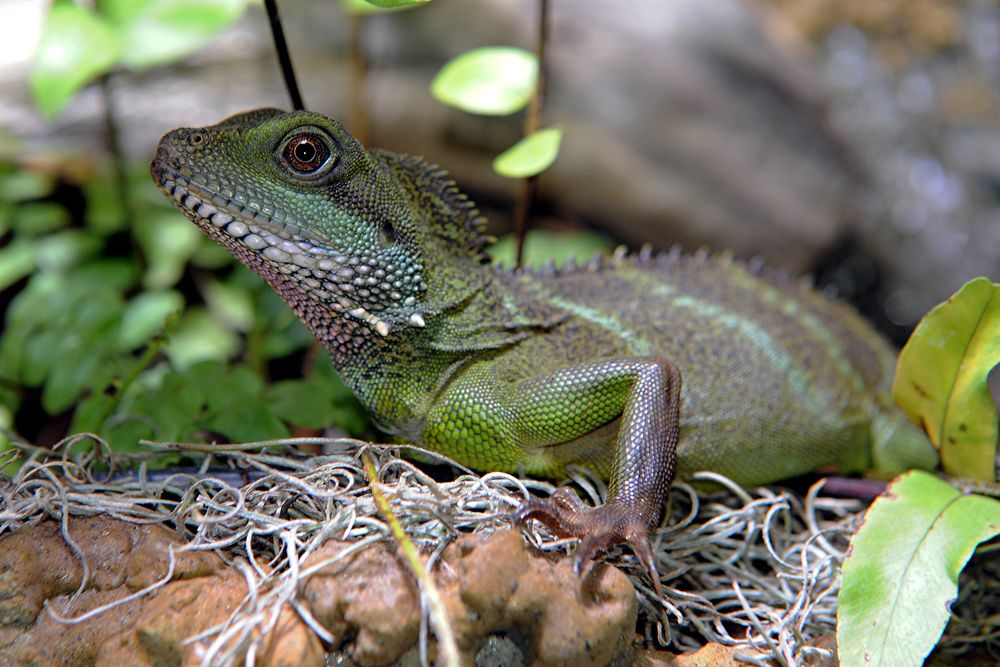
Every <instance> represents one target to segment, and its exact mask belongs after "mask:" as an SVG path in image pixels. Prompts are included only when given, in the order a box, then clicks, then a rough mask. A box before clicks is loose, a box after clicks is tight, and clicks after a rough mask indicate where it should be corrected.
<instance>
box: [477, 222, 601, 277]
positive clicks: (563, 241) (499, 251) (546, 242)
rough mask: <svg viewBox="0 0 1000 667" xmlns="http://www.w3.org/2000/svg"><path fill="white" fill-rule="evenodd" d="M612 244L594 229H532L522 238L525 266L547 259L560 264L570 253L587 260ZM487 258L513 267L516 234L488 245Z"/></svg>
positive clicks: (565, 260)
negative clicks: (590, 230) (592, 230)
mask: <svg viewBox="0 0 1000 667" xmlns="http://www.w3.org/2000/svg"><path fill="white" fill-rule="evenodd" d="M614 247H615V244H614V243H613V242H612V241H611V239H609V238H608V237H607V236H604V235H603V234H598V233H596V232H583V231H571V232H570V231H548V230H540V229H533V230H531V231H529V232H528V233H527V235H526V236H525V239H524V254H523V256H522V260H523V262H524V266H528V267H535V268H538V267H541V266H542V265H543V264H545V263H546V262H548V261H550V260H551V261H552V263H553V264H554V265H555V266H557V267H561V266H564V265H565V264H567V263H568V262H569V260H570V258H571V257H575V258H576V259H578V260H580V261H581V262H586V261H587V260H589V259H590V258H591V257H593V256H594V254H595V253H602V254H607V253H609V252H611V250H613V249H614ZM487 252H489V255H490V258H491V259H492V260H493V263H494V264H496V265H497V266H505V267H508V268H510V267H513V266H514V265H515V263H516V259H517V238H516V237H515V236H514V235H513V234H508V235H506V236H503V237H501V238H500V239H498V240H497V242H496V243H494V244H493V245H491V246H490V247H489V248H487Z"/></svg>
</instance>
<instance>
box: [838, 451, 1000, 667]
mask: <svg viewBox="0 0 1000 667" xmlns="http://www.w3.org/2000/svg"><path fill="white" fill-rule="evenodd" d="M998 533H1000V502H998V501H997V500H994V499H992V498H987V497H985V496H977V495H962V494H961V493H960V492H959V491H958V490H956V489H954V488H952V487H951V486H949V485H948V484H946V483H944V482H942V481H940V480H939V479H937V478H935V477H934V476H933V475H930V474H928V473H925V472H920V471H913V472H909V473H906V474H904V475H902V476H900V477H899V478H897V479H896V481H895V482H893V483H892V484H891V485H890V486H889V488H888V489H887V490H886V492H885V493H884V494H883V495H881V496H879V498H877V499H876V500H875V502H874V503H873V504H872V506H871V508H870V509H869V510H868V513H867V514H866V515H865V520H864V524H863V525H862V526H861V529H860V530H859V531H858V533H857V534H856V535H855V536H854V538H853V539H852V540H851V550H850V554H849V555H848V557H847V560H846V561H845V562H844V572H843V580H842V583H841V589H840V597H839V599H838V608H837V646H838V653H839V655H840V664H841V665H842V666H843V667H868V666H869V665H893V667H908V666H909V665H914V666H916V665H920V664H922V663H923V660H924V658H925V657H926V656H927V654H928V653H929V652H930V650H931V649H932V648H933V647H934V645H935V644H936V643H937V640H938V637H940V636H941V632H942V631H943V630H944V626H945V624H946V623H947V621H948V617H949V615H950V610H949V605H950V603H951V601H952V600H954V598H955V596H956V593H957V590H958V574H959V572H961V570H962V568H963V567H965V563H966V562H967V561H968V560H969V557H970V556H971V555H972V552H973V550H974V549H975V547H976V545H977V544H979V543H980V542H982V541H984V540H987V539H990V538H991V537H993V536H995V535H997V534H998Z"/></svg>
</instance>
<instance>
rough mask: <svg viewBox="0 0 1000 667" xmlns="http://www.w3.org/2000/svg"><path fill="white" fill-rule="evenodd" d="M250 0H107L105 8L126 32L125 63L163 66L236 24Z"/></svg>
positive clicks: (139, 66) (123, 56)
mask: <svg viewBox="0 0 1000 667" xmlns="http://www.w3.org/2000/svg"><path fill="white" fill-rule="evenodd" d="M246 5H247V0H104V1H103V2H102V3H101V9H102V11H104V12H105V13H106V14H107V16H108V17H109V19H110V20H111V21H112V22H114V24H115V25H116V26H117V27H118V29H119V30H120V31H121V34H122V47H123V48H122V54H121V61H122V63H123V64H125V65H128V66H129V67H133V68H147V67H155V66H157V65H163V64H165V63H168V62H171V61H174V60H177V59H178V58H181V57H183V56H186V55H188V54H189V53H192V52H193V51H195V50H196V49H198V48H199V47H201V46H202V45H203V44H204V43H205V42H207V41H208V40H209V39H211V38H212V37H213V36H214V35H215V34H216V33H218V32H219V31H220V30H222V29H223V28H225V27H226V26H228V25H230V24H232V23H233V22H234V21H236V19H238V18H239V17H240V16H241V15H242V14H243V10H244V9H246Z"/></svg>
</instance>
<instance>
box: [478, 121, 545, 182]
mask: <svg viewBox="0 0 1000 667" xmlns="http://www.w3.org/2000/svg"><path fill="white" fill-rule="evenodd" d="M561 143H562V128H558V127H550V128H547V129H544V130H537V131H535V132H532V133H531V134H529V135H528V136H526V137H525V138H524V139H521V140H520V141H519V142H517V143H516V144H514V145H513V146H511V147H510V148H508V149H507V150H505V151H504V152H503V153H501V154H500V155H498V156H497V158H496V159H495V160H493V171H495V172H496V173H498V174H500V175H501V176H506V177H507V178H527V177H529V176H535V175H537V174H540V173H542V172H543V171H545V170H546V169H548V168H549V167H551V166H552V163H553V162H555V161H556V157H557V156H558V155H559V145H560V144H561Z"/></svg>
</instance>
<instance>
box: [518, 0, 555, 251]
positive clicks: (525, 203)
mask: <svg viewBox="0 0 1000 667" xmlns="http://www.w3.org/2000/svg"><path fill="white" fill-rule="evenodd" d="M548 40H549V0H538V43H537V44H536V46H535V56H536V57H537V59H538V76H537V78H536V79H535V92H534V93H533V94H532V95H531V101H530V102H529V103H528V110H527V112H526V113H525V115H524V129H523V134H524V136H526V137H527V136H529V135H530V134H531V133H532V132H535V131H536V130H538V128H539V127H541V125H542V106H543V104H544V102H545V86H546V67H545V43H546V42H547V41H548ZM537 192H538V176H529V177H528V178H526V179H524V182H523V184H522V185H521V197H520V199H518V201H517V208H516V210H515V212H514V235H515V237H516V238H517V257H516V258H515V261H514V266H515V267H519V266H521V261H522V259H523V256H524V241H525V237H526V236H527V234H528V217H529V216H530V215H531V207H532V204H534V202H535V195H536V194H537Z"/></svg>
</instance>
